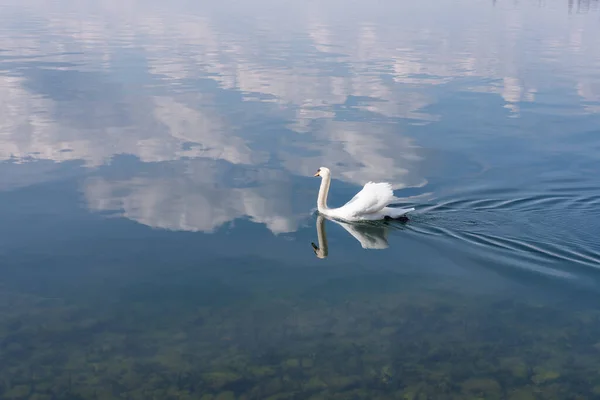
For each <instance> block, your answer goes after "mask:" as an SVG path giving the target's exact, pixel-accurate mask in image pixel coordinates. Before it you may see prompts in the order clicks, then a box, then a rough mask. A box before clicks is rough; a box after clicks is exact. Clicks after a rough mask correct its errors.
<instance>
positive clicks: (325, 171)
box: [315, 167, 331, 178]
mask: <svg viewBox="0 0 600 400" xmlns="http://www.w3.org/2000/svg"><path fill="white" fill-rule="evenodd" d="M329 175H331V171H329V168H327V167H321V168H319V169H318V170H317V173H316V174H315V176H320V177H322V178H326V177H328V176H329Z"/></svg>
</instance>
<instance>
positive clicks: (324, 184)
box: [317, 176, 331, 212]
mask: <svg viewBox="0 0 600 400" xmlns="http://www.w3.org/2000/svg"><path fill="white" fill-rule="evenodd" d="M330 184H331V177H329V176H325V177H324V178H323V179H321V187H320V188H319V197H318V198H317V210H319V212H325V211H327V210H328V209H329V207H327V194H328V193H329V185H330Z"/></svg>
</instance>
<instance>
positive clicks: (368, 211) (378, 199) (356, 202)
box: [314, 167, 414, 222]
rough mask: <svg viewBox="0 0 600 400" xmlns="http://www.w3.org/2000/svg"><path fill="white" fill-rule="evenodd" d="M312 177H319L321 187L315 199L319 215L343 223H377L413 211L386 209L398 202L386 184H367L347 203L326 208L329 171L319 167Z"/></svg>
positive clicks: (407, 209)
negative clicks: (337, 206)
mask: <svg viewBox="0 0 600 400" xmlns="http://www.w3.org/2000/svg"><path fill="white" fill-rule="evenodd" d="M314 176H320V177H321V187H320V188H319V196H318V197H317V210H319V213H321V214H323V215H325V216H328V217H331V218H335V219H341V220H344V221H349V222H353V221H377V220H381V219H397V218H401V217H403V216H405V214H407V213H409V212H410V211H413V210H414V208H396V207H387V206H388V205H390V204H396V203H399V202H400V199H398V198H397V197H395V196H394V191H393V190H392V185H390V184H389V183H387V182H378V183H375V182H368V183H367V184H365V186H364V187H363V188H362V190H361V191H360V192H358V193H357V194H356V195H355V196H354V197H353V198H352V199H351V200H350V201H349V202H347V203H346V204H344V205H343V206H341V207H339V208H329V207H327V195H328V193H329V186H330V185H331V171H329V168H326V167H321V168H319V169H318V170H317V173H316V174H315V175H314Z"/></svg>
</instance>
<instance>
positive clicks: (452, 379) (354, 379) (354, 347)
mask: <svg viewBox="0 0 600 400" xmlns="http://www.w3.org/2000/svg"><path fill="white" fill-rule="evenodd" d="M357 279H358V278H357ZM386 280H387V283H386V285H379V286H378V283H377V282H372V284H373V286H374V287H376V286H378V287H384V289H383V290H379V291H376V290H355V291H350V292H348V291H338V292H336V290H335V289H334V288H335V287H339V285H338V284H337V283H336V282H333V283H329V284H323V285H321V286H317V287H312V288H310V289H307V290H305V291H298V292H296V293H292V294H289V293H287V294H285V293H284V291H282V292H272V293H271V294H270V295H269V296H264V295H254V294H252V293H249V294H247V295H245V296H240V295H238V296H233V300H231V301H226V302H215V305H207V304H206V302H205V301H202V302H194V301H190V299H189V298H187V297H185V296H183V297H181V298H178V297H172V298H169V297H168V294H166V293H164V295H165V296H166V298H165V297H163V298H161V296H160V294H161V293H160V292H159V293H157V296H155V298H154V300H152V298H147V297H145V296H138V297H136V296H135V295H133V296H129V297H127V298H121V299H118V298H117V299H113V300H111V301H108V300H98V299H96V300H94V301H92V300H89V301H79V302H74V301H72V300H70V299H59V298H41V297H37V296H35V295H33V294H28V293H15V292H11V291H8V290H5V289H1V290H0V304H1V306H0V357H1V360H2V367H1V368H0V398H1V399H7V400H17V399H32V400H76V399H98V400H104V399H106V400H108V399H132V400H133V399H140V400H141V399H144V400H147V399H161V400H162V399H164V400H168V399H178V400H184V399H201V400H234V399H235V400H250V399H268V400H283V399H311V400H319V399H406V400H424V399H486V400H495V399H509V400H532V399H557V400H558V399H560V400H564V399H594V398H600V323H599V322H600V312H599V311H598V310H596V309H594V308H593V305H591V306H590V307H589V308H586V307H573V306H572V305H566V304H562V303H560V302H558V301H557V302H553V303H549V302H544V301H538V302H535V301H529V302H525V301H522V300H518V298H516V297H513V296H510V295H506V296H497V295H491V294H490V295H486V294H481V293H477V294H476V293H461V292H460V291H458V290H453V289H451V288H445V287H444V286H443V285H440V286H438V287H435V288H429V290H425V289H422V288H418V287H411V286H410V285H407V284H403V283H400V282H396V283H394V282H391V283H390V280H389V277H388V278H386ZM363 281H364V279H363ZM343 283H344V285H346V287H349V286H352V285H351V283H350V282H343Z"/></svg>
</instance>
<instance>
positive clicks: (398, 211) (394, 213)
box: [384, 207, 415, 218]
mask: <svg viewBox="0 0 600 400" xmlns="http://www.w3.org/2000/svg"><path fill="white" fill-rule="evenodd" d="M414 210H415V209H414V207H410V208H397V207H385V209H384V211H385V214H386V215H387V216H388V217H390V218H400V217H402V216H404V215H406V214H408V213H409V212H411V211H414Z"/></svg>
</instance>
